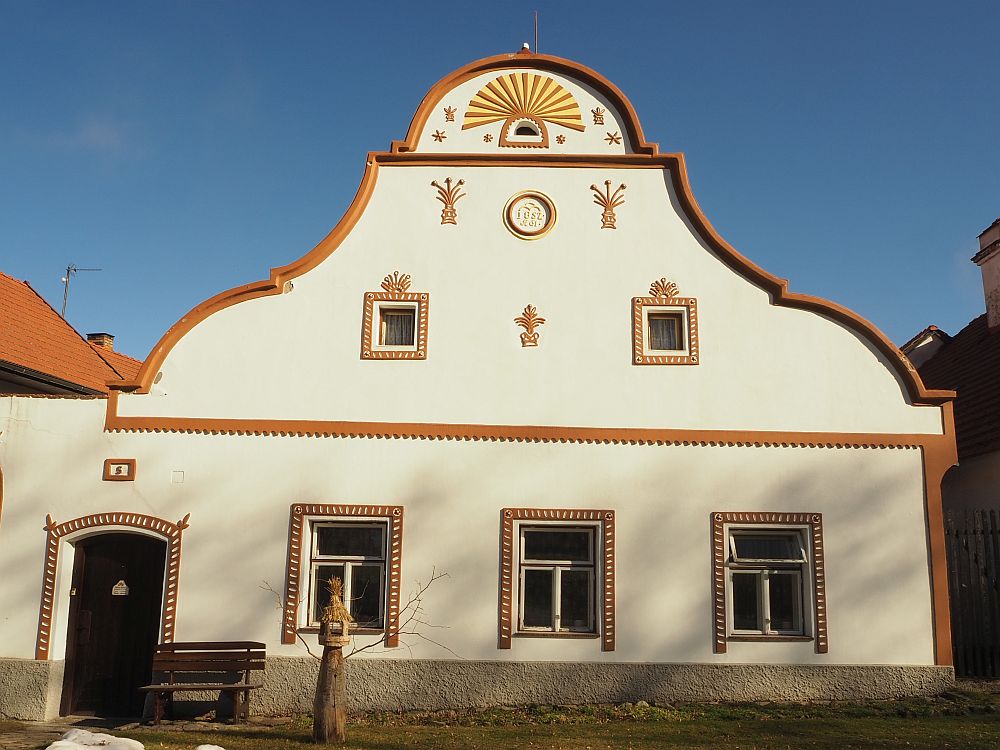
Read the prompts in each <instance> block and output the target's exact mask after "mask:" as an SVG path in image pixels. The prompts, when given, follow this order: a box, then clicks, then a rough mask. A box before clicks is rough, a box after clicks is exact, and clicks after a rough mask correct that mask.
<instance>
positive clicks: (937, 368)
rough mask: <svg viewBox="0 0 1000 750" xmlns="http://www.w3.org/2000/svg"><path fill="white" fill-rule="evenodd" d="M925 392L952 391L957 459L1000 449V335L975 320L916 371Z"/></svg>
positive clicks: (980, 321) (981, 320)
mask: <svg viewBox="0 0 1000 750" xmlns="http://www.w3.org/2000/svg"><path fill="white" fill-rule="evenodd" d="M920 377H922V378H923V380H924V384H925V385H926V386H927V387H928V388H953V389H954V390H956V391H958V398H957V399H956V400H955V431H956V432H957V433H958V457H959V459H962V458H971V457H972V456H980V455H982V454H984V453H990V452H992V451H995V450H998V449H1000V330H996V331H992V332H991V331H990V329H989V326H988V325H987V322H986V315H985V314H983V315H980V316H979V317H978V318H976V319H975V320H973V321H972V322H971V323H969V325H967V326H966V327H965V328H963V329H962V330H961V331H959V332H958V333H957V334H955V336H953V337H952V338H951V339H950V340H948V341H946V342H945V343H944V344H943V345H942V346H941V348H940V349H939V350H938V351H937V353H936V354H935V355H934V356H933V357H931V358H930V359H929V360H927V361H926V362H924V364H923V365H922V366H921V367H920Z"/></svg>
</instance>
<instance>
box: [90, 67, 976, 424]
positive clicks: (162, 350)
mask: <svg viewBox="0 0 1000 750" xmlns="http://www.w3.org/2000/svg"><path fill="white" fill-rule="evenodd" d="M518 67H537V68H539V69H543V70H551V71H554V72H557V73H562V74H564V75H567V76H569V77H572V78H576V79H577V80H579V81H581V82H583V83H585V84H587V85H590V86H592V87H594V88H595V89H596V90H598V91H599V92H601V93H602V94H603V95H604V96H606V97H607V98H608V100H609V101H610V102H611V103H612V104H613V105H614V106H615V107H616V108H617V109H618V111H619V112H620V113H621V114H622V116H623V117H624V124H625V127H626V128H628V130H629V133H628V135H629V137H630V139H631V142H632V143H633V144H634V149H635V153H633V154H628V155H624V156H608V157H589V158H588V159H587V161H589V162H592V163H594V164H597V163H601V164H607V165H609V166H614V165H621V164H645V165H648V164H650V163H652V164H656V165H660V166H661V167H663V168H664V169H666V170H668V171H669V173H670V179H671V181H672V183H673V186H674V189H675V191H676V194H677V196H678V198H679V199H680V202H681V205H682V207H683V209H684V211H685V213H686V215H687V218H688V219H689V220H690V222H691V224H692V226H693V227H694V229H695V231H697V232H698V234H699V235H700V236H701V238H702V239H703V240H704V241H705V242H706V244H708V245H709V247H711V248H712V249H713V250H714V251H715V252H716V253H717V254H718V256H719V257H720V258H721V259H722V260H723V262H724V263H726V264H727V265H728V266H729V267H730V268H732V269H733V270H734V271H736V272H737V273H738V274H739V275H741V276H743V277H744V278H745V279H747V280H748V281H750V282H751V283H754V284H756V285H758V286H760V287H761V288H762V289H764V290H765V291H767V292H768V293H769V294H771V297H772V304H776V305H779V306H783V307H792V308H798V309H802V310H807V311H810V312H814V313H817V314H820V315H824V316H826V317H829V318H831V319H833V320H834V321H836V322H838V323H840V324H842V325H844V326H845V327H847V328H848V329H849V330H851V331H853V332H854V333H856V334H858V335H860V336H861V337H862V338H864V339H865V340H867V341H869V342H870V343H871V344H872V345H873V346H874V347H875V348H876V349H877V350H878V351H879V352H880V353H882V354H883V355H884V356H885V357H886V360H887V361H888V363H889V364H890V365H892V366H893V368H894V369H895V371H896V374H897V375H898V376H899V378H900V380H901V381H902V384H903V386H904V390H905V392H906V395H907V396H908V397H909V399H910V401H911V402H912V403H913V404H914V405H923V406H940V405H942V404H944V403H946V402H949V401H952V400H954V399H955V398H956V395H957V394H956V393H955V392H954V391H950V390H933V389H928V388H927V387H926V386H925V385H924V383H923V381H922V379H921V377H920V375H919V373H918V372H917V370H916V368H914V367H913V365H912V364H911V363H910V362H909V360H908V359H907V358H906V356H905V355H904V354H903V353H902V352H901V351H900V349H899V348H898V347H897V346H896V345H895V344H894V343H893V342H892V341H891V340H890V339H889V338H888V337H887V336H886V335H885V334H884V333H882V331H881V330H880V329H879V328H878V327H877V326H875V324H874V323H872V322H870V321H869V320H867V319H866V318H864V317H862V316H861V315H859V314H858V313H856V312H854V311H853V310H850V309H848V308H846V307H844V306H842V305H839V304H837V303H835V302H832V301H830V300H826V299H823V298H821V297H816V296H813V295H808V294H802V293H798V292H790V291H789V290H788V281H787V280H786V279H782V278H779V277H777V276H775V275H773V274H771V273H770V272H768V271H766V270H765V269H763V268H762V267H760V266H758V265H757V264H756V263H754V262H753V261H751V260H750V259H749V258H747V257H746V256H744V255H743V254H741V253H740V252H739V251H738V250H736V249H735V248H734V247H733V246H732V245H730V244H729V243H728V242H727V241H726V240H725V239H723V237H722V236H721V235H720V234H719V233H718V232H717V231H716V230H715V228H714V227H713V226H712V224H711V222H709V220H708V218H707V217H706V216H705V214H704V213H703V212H702V211H701V208H700V207H699V205H698V202H697V200H696V199H695V197H694V193H693V192H692V189H691V185H690V181H689V179H688V175H687V166H686V164H685V160H684V155H683V154H682V153H660V152H659V148H658V146H657V144H655V143H648V142H647V141H646V139H645V135H644V134H643V131H642V125H641V124H640V122H639V118H638V115H637V114H636V112H635V108H634V107H633V106H632V103H631V102H630V101H629V100H628V97H626V96H625V94H624V93H623V92H622V91H621V90H620V89H619V88H618V87H617V86H615V85H614V84H613V83H611V81H609V80H608V79H606V78H605V77H604V76H602V75H601V74H600V73H598V72H597V71H595V70H592V69H591V68H588V67H586V66H584V65H582V64H580V63H577V62H574V61H572V60H568V59H565V58H561V57H555V56H552V55H540V54H535V53H531V52H527V51H521V52H518V53H508V54H502V55H496V56H493V57H487V58H482V59H480V60H476V61H474V62H472V63H469V64H468V65H465V66H463V67H461V68H458V69H457V70H455V71H453V72H452V73H449V74H448V75H446V76H444V77H443V78H441V79H440V80H438V81H437V83H435V84H434V85H433V86H432V87H431V89H430V90H429V91H428V92H427V94H426V95H425V96H424V98H423V100H422V101H421V103H420V104H419V105H418V107H417V110H416V112H415V113H414V116H413V119H412V120H411V122H410V126H409V128H408V130H407V134H406V137H405V139H404V140H402V141H393V142H392V145H391V150H390V151H388V152H370V153H369V154H368V157H367V160H366V165H365V171H364V175H363V177H362V180H361V184H360V185H359V186H358V191H357V193H356V195H355V197H354V199H353V201H352V202H351V204H350V205H349V206H348V208H347V211H346V212H345V213H344V215H343V217H342V218H341V219H340V221H339V222H337V224H336V226H335V227H334V228H333V229H332V230H331V231H330V232H329V233H328V234H327V236H326V237H324V238H323V239H322V240H321V241H320V242H319V243H318V244H317V245H316V246H315V247H314V248H313V249H311V250H310V251H308V252H307V253H306V254H305V255H303V256H301V257H300V258H299V259H298V260H295V261H292V262H291V263H288V264H286V265H284V266H280V267H276V268H272V269H271V271H270V275H269V278H268V279H265V280H261V281H256V282H252V283H250V284H244V285H241V286H237V287H234V288H232V289H229V290H227V291H224V292H221V293H219V294H217V295H215V296H213V297H211V298H210V299H208V300H206V301H204V302H202V303H200V304H199V305H196V306H195V307H194V308H192V309H191V310H190V311H189V312H188V313H187V314H185V315H184V316H183V317H182V318H181V319H180V320H178V321H177V323H175V324H174V325H173V326H171V327H170V328H169V329H168V330H167V331H166V333H164V335H163V336H162V337H161V338H160V340H159V341H158V342H157V343H156V344H155V345H154V347H153V349H152V350H151V351H150V354H149V355H148V356H147V357H146V359H145V360H144V361H143V363H142V367H141V368H140V369H139V372H138V373H137V375H136V376H135V378H134V379H133V380H131V381H120V380H116V381H110V382H109V383H108V387H109V389H111V390H116V391H125V392H134V393H139V394H145V393H149V390H150V388H151V386H152V381H153V378H154V376H155V375H156V373H157V372H158V370H159V368H160V366H161V365H162V363H163V361H164V360H165V359H166V357H167V355H168V354H169V352H170V350H171V349H172V348H173V347H174V345H175V344H176V343H177V342H178V341H179V340H180V339H181V338H182V337H183V336H184V335H186V334H187V333H188V332H189V331H190V330H191V329H193V328H194V327H195V326H196V325H197V324H198V323H199V322H201V321H202V320H204V319H205V318H207V317H208V316H209V315H211V314H212V313H214V312H217V311H218V310H221V309H224V308H226V307H229V306H231V305H234V304H236V303H238V302H243V301H247V300H250V299H255V298H257V297H263V296H269V295H273V294H280V293H281V292H282V291H283V288H284V285H285V283H287V282H288V281H291V280H292V279H294V278H295V277H297V276H300V275H302V274H304V273H306V272H308V271H309V270H311V269H313V268H315V267H316V266H317V265H319V264H320V263H321V262H322V261H324V260H325V259H326V258H327V257H329V256H330V255H331V254H332V253H333V251H334V250H336V249H337V247H338V246H339V245H340V244H341V242H342V241H343V240H344V239H345V238H346V237H347V235H348V234H350V232H351V230H352V229H353V228H354V226H355V224H356V223H357V221H358V219H359V218H360V217H361V215H362V214H363V213H364V211H365V208H366V207H367V205H368V201H369V199H370V198H371V195H372V193H373V192H374V188H375V182H376V180H377V174H378V167H379V165H380V163H382V162H383V161H384V162H385V163H393V162H397V161H400V160H409V159H413V160H420V161H421V162H424V163H433V162H434V159H433V157H428V156H427V155H424V154H416V153H412V151H411V150H412V149H413V148H414V147H415V145H416V143H417V141H418V140H419V137H420V134H421V132H422V130H423V128H424V126H425V125H426V122H427V118H428V117H429V115H430V113H431V111H432V110H433V108H434V106H435V105H436V104H437V102H438V101H439V100H440V98H441V97H442V96H443V95H444V93H446V92H447V91H449V90H451V89H452V88H454V87H455V86H457V85H458V84H459V83H461V82H463V81H466V80H468V79H470V78H472V77H475V76H477V75H481V74H482V73H485V72H489V71H491V70H503V69H507V68H518ZM478 158H482V157H481V156H480V157H478ZM547 161H549V162H550V163H549V165H550V166H557V165H558V164H559V162H560V161H562V160H560V159H558V158H556V159H555V160H552V159H551V158H550V159H549V160H547ZM533 162H534V160H533V159H532V158H531V157H516V158H514V159H506V160H505V161H504V163H503V164H504V165H507V166H516V165H518V164H531V163H533ZM443 163H449V164H451V165H456V164H458V162H456V161H455V160H454V159H448V160H447V161H446V162H443ZM498 166H500V165H498ZM108 408H109V414H110V410H111V409H115V408H116V401H115V400H109V403H108Z"/></svg>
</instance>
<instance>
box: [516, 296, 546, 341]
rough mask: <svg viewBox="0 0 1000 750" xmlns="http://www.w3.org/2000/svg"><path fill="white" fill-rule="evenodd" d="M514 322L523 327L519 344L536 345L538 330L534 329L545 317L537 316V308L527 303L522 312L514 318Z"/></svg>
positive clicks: (543, 321)
mask: <svg viewBox="0 0 1000 750" xmlns="http://www.w3.org/2000/svg"><path fill="white" fill-rule="evenodd" d="M514 322H515V323H517V324H518V325H519V326H521V328H523V329H524V333H522V334H521V346H522V347H525V346H538V331H536V330H535V329H536V328H537V327H538V326H540V325H544V323H545V318H541V317H539V316H538V310H536V309H535V308H534V307H532V306H531V305H527V306H525V308H524V312H522V313H521V314H520V315H518V316H517V317H516V318H514Z"/></svg>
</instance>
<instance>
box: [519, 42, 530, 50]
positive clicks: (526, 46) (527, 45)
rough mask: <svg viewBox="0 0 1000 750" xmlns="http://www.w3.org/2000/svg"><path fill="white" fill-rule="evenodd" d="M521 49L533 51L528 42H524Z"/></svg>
mask: <svg viewBox="0 0 1000 750" xmlns="http://www.w3.org/2000/svg"><path fill="white" fill-rule="evenodd" d="M521 49H526V50H530V49H531V45H530V44H528V43H527V42H524V43H523V44H522V45H521Z"/></svg>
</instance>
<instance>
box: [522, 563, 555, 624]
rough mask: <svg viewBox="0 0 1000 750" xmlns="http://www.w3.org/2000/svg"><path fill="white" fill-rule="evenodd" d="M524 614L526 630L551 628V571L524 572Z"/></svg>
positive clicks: (523, 619)
mask: <svg viewBox="0 0 1000 750" xmlns="http://www.w3.org/2000/svg"><path fill="white" fill-rule="evenodd" d="M523 585H524V612H522V613H521V617H522V622H523V623H524V627H526V628H551V627H552V571H551V570H525V571H524V581H523Z"/></svg>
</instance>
